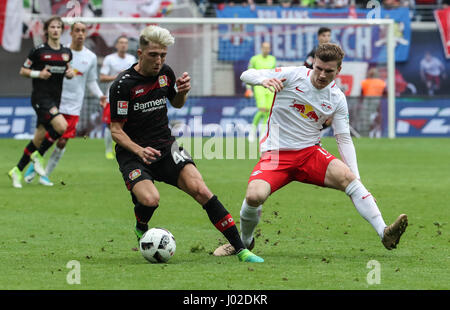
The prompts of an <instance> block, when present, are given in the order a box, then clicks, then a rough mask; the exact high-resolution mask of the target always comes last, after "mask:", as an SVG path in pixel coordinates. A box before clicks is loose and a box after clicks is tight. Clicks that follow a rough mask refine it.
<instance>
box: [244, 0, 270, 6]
mask: <svg viewBox="0 0 450 310" xmlns="http://www.w3.org/2000/svg"><path fill="white" fill-rule="evenodd" d="M248 4H250V5H274V4H277V0H248Z"/></svg>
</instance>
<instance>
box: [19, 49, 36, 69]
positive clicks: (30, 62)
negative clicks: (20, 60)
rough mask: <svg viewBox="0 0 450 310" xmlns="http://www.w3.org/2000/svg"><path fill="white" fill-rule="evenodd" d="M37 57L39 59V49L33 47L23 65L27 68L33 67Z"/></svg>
mask: <svg viewBox="0 0 450 310" xmlns="http://www.w3.org/2000/svg"><path fill="white" fill-rule="evenodd" d="M36 59H37V49H36V48H32V49H31V51H30V52H29V53H28V57H27V59H26V60H25V62H24V64H23V66H22V67H24V68H27V69H33V64H34V63H36Z"/></svg>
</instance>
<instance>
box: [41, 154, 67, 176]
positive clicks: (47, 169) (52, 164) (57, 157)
mask: <svg viewBox="0 0 450 310" xmlns="http://www.w3.org/2000/svg"><path fill="white" fill-rule="evenodd" d="M65 151H66V148H63V149H60V148H58V147H55V149H54V150H53V152H52V155H50V159H49V160H48V163H47V167H45V175H46V176H47V177H48V176H49V175H50V173H52V171H53V169H55V167H56V165H57V164H58V162H59V160H60V159H61V157H62V156H63V154H64V152H65Z"/></svg>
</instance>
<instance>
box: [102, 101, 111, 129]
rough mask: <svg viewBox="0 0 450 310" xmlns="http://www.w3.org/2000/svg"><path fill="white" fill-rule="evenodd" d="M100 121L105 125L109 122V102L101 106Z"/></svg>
mask: <svg viewBox="0 0 450 310" xmlns="http://www.w3.org/2000/svg"><path fill="white" fill-rule="evenodd" d="M102 122H103V123H105V124H107V125H109V124H111V108H110V105H109V102H108V103H107V104H106V106H105V107H104V108H103V115H102Z"/></svg>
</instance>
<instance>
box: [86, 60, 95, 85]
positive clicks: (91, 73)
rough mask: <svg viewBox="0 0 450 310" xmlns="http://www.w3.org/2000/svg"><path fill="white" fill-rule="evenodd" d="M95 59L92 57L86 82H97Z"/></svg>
mask: <svg viewBox="0 0 450 310" xmlns="http://www.w3.org/2000/svg"><path fill="white" fill-rule="evenodd" d="M97 78H98V77H97V57H96V56H94V57H92V62H91V66H90V67H89V72H88V76H87V79H86V80H87V81H88V82H90V81H96V80H97Z"/></svg>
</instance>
